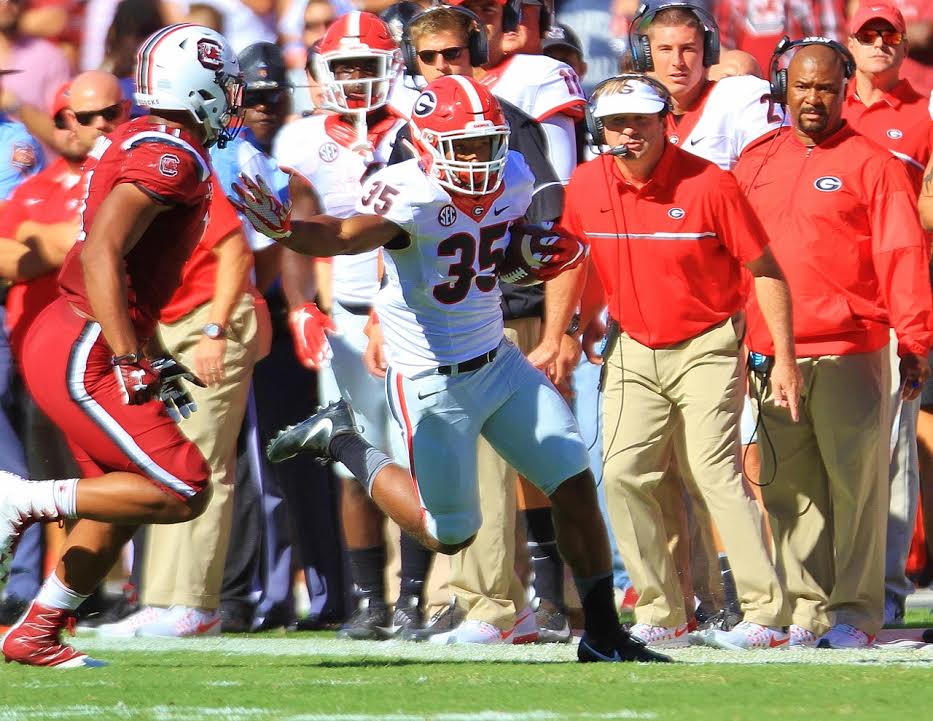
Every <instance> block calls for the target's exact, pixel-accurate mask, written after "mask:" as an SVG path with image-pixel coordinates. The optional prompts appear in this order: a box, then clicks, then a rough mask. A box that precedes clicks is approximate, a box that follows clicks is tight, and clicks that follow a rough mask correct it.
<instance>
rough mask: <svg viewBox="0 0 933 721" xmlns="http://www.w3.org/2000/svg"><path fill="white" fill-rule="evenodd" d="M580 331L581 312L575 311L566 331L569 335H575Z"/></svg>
mask: <svg viewBox="0 0 933 721" xmlns="http://www.w3.org/2000/svg"><path fill="white" fill-rule="evenodd" d="M579 332H580V314H579V313H574V314H573V317H572V318H571V319H570V325H568V326H567V330H565V331H564V333H566V334H567V335H569V336H575V335H576V334H577V333H579Z"/></svg>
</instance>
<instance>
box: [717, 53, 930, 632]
mask: <svg viewBox="0 0 933 721" xmlns="http://www.w3.org/2000/svg"><path fill="white" fill-rule="evenodd" d="M850 63H851V56H850V55H849V54H848V52H847V51H846V50H845V49H844V48H842V47H841V46H839V45H838V44H833V45H830V44H829V43H828V42H827V41H825V40H823V39H820V38H809V39H805V40H804V41H802V42H801V43H800V44H799V45H798V46H797V47H796V52H795V54H794V55H793V58H792V60H791V62H790V65H789V67H788V68H787V70H786V71H781V72H782V73H783V72H786V78H785V82H783V83H781V84H782V85H785V87H786V88H787V92H786V102H787V111H788V114H789V116H790V119H791V123H792V124H791V125H790V126H786V127H783V128H781V129H780V130H778V131H775V132H774V133H773V134H771V135H768V136H764V137H762V138H761V139H760V140H759V141H758V142H757V143H755V144H753V145H752V146H751V147H749V148H748V149H746V151H745V154H744V155H743V156H742V158H741V159H740V160H739V163H738V165H737V166H736V171H735V172H736V177H737V178H738V180H739V183H740V184H741V186H742V188H743V190H744V191H745V193H746V195H747V197H748V199H749V202H750V203H751V205H752V207H753V208H754V209H755V211H756V212H757V213H758V215H759V217H760V218H761V220H762V222H763V223H764V225H765V227H769V228H780V232H777V233H774V234H773V236H772V242H771V245H772V247H773V249H774V253H775V257H776V258H777V259H778V262H779V263H781V266H782V268H784V271H785V273H786V274H787V280H788V284H789V285H790V289H791V293H792V294H793V298H794V337H795V341H796V352H797V365H798V366H799V368H800V371H801V372H802V374H803V378H804V382H803V390H802V394H801V413H800V420H799V422H792V419H791V418H790V417H788V414H787V412H786V411H785V410H784V409H782V408H779V407H776V406H775V405H774V403H773V402H772V400H773V396H772V395H771V393H770V392H769V391H768V390H767V389H766V388H759V387H757V386H756V384H755V383H752V387H753V390H755V391H756V395H758V396H759V398H760V400H761V404H760V408H761V423H762V425H763V427H764V428H765V429H766V432H767V437H768V439H769V440H770V443H769V444H766V445H765V447H764V448H763V449H762V471H761V476H762V478H768V479H771V481H770V482H769V483H768V484H766V485H764V486H763V488H762V494H763V497H764V502H765V506H766V508H767V509H768V513H769V514H770V518H771V528H772V532H773V534H774V545H775V553H776V556H777V563H778V566H779V568H781V569H782V571H783V577H784V580H785V584H786V589H787V595H788V600H789V604H790V606H791V612H792V618H793V625H792V626H791V644H792V645H801V646H813V645H818V646H820V647H821V648H862V647H865V646H869V645H871V643H872V642H873V640H874V637H875V634H877V633H878V631H879V630H880V628H881V626H882V624H883V620H884V558H885V554H884V548H885V543H884V535H885V528H886V525H887V515H888V506H889V503H888V483H887V479H888V474H887V470H886V468H887V465H888V459H889V455H888V454H889V447H888V438H889V434H890V404H889V403H888V393H889V389H890V386H891V380H890V375H889V374H890V372H891V370H890V365H889V353H888V348H887V346H888V343H889V340H890V339H889V329H890V328H893V329H894V331H895V333H896V334H897V341H898V355H899V357H900V374H899V375H900V387H901V397H902V398H903V400H904V401H912V400H913V399H914V398H916V397H917V396H918V395H919V393H920V387H921V386H922V384H923V381H924V380H925V379H926V377H927V376H928V374H929V366H928V365H927V353H928V352H929V349H930V344H931V342H933V325H931V313H933V309H931V304H933V302H931V295H930V281H929V277H928V266H929V261H930V251H929V238H928V236H927V235H926V234H924V232H923V230H922V229H921V228H920V224H919V222H918V219H917V213H916V211H915V205H914V204H915V197H916V196H915V191H914V189H913V187H912V186H911V183H910V180H909V179H908V176H907V173H906V171H905V170H904V168H903V164H902V163H901V161H900V160H898V159H897V158H895V157H893V156H892V155H891V154H890V153H888V152H887V151H885V150H884V149H882V148H881V147H880V146H878V145H876V144H875V143H874V142H872V141H871V140H869V139H867V138H865V137H863V136H862V135H860V134H858V133H857V132H856V131H855V130H854V129H853V128H852V127H850V126H849V125H848V124H847V123H846V121H845V120H844V119H843V107H844V105H845V98H846V87H845V86H846V78H847V76H848V72H849V67H850ZM779 77H783V75H782V76H779ZM776 91H777V92H780V88H776ZM778 99H779V100H780V101H783V100H784V99H783V98H778ZM787 178H795V182H793V183H788V182H787ZM765 307H766V306H765V302H764V300H763V299H762V298H761V297H760V296H758V297H757V298H755V297H752V298H751V299H750V301H749V304H748V314H749V333H748V340H747V343H748V347H749V349H750V350H751V351H752V353H753V354H755V353H757V354H759V356H760V357H761V358H762V361H761V363H759V368H758V371H757V373H756V375H757V376H762V375H766V374H767V361H766V359H767V357H769V356H771V355H772V354H773V347H772V344H771V343H770V341H769V339H768V338H767V336H766V334H764V333H763V331H764V326H763V324H762V320H761V319H762V311H763V310H765ZM856 388H857V389H858V392H857V393H854V392H853V389H856Z"/></svg>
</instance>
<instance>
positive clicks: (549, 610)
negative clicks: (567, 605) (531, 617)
mask: <svg viewBox="0 0 933 721" xmlns="http://www.w3.org/2000/svg"><path fill="white" fill-rule="evenodd" d="M535 623H537V624H538V643H570V638H571V636H572V634H571V632H570V624H569V623H568V622H567V616H566V615H565V614H564V612H563V610H562V609H560V608H558V607H557V606H555V605H554V604H553V603H551V602H549V601H541V603H540V604H538V610H537V611H535Z"/></svg>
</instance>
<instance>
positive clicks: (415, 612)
mask: <svg viewBox="0 0 933 721" xmlns="http://www.w3.org/2000/svg"><path fill="white" fill-rule="evenodd" d="M422 626H424V611H422V610H421V599H420V598H418V597H417V596H399V599H398V601H396V602H395V612H394V613H393V614H392V620H391V621H390V623H389V625H388V626H387V627H386V628H384V629H382V632H383V636H384V638H387V639H389V638H397V637H399V638H400V637H401V635H402V634H403V633H404V632H405V631H407V630H408V629H411V630H413V631H414V630H417V629H420V628H421V627H422Z"/></svg>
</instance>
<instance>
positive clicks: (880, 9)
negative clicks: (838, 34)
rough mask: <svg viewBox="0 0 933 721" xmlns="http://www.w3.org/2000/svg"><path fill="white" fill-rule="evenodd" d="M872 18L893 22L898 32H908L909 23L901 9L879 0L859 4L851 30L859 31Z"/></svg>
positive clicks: (850, 25) (868, 0)
mask: <svg viewBox="0 0 933 721" xmlns="http://www.w3.org/2000/svg"><path fill="white" fill-rule="evenodd" d="M871 20H885V21H886V22H889V23H891V25H892V26H893V27H894V29H895V30H896V31H897V32H899V33H904V32H907V23H905V22H904V16H903V15H901V11H900V10H898V9H897V8H896V7H894V6H893V5H889V4H888V3H885V2H878V0H867V2H863V3H862V4H860V5H859V8H858V10H856V12H855V15H853V16H852V22H850V23H849V32H851V33H853V34H854V33H857V32H858V31H859V30H861V29H862V27H863V26H864V25H865V23H867V22H869V21H871Z"/></svg>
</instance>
